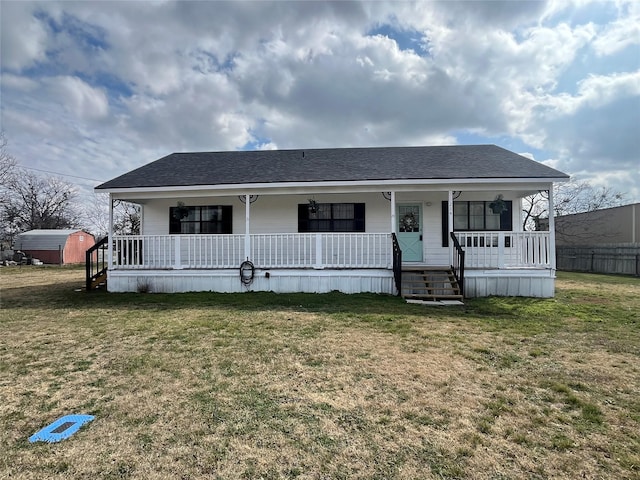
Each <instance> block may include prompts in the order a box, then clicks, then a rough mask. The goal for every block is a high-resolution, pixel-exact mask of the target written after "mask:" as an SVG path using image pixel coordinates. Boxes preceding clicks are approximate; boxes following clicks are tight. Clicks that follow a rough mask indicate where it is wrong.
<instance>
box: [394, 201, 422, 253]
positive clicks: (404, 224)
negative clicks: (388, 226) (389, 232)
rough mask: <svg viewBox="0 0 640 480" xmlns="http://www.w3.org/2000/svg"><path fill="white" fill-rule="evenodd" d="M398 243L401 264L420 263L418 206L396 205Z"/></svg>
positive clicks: (420, 216) (420, 244)
mask: <svg viewBox="0 0 640 480" xmlns="http://www.w3.org/2000/svg"><path fill="white" fill-rule="evenodd" d="M397 219H398V225H397V227H398V228H397V232H398V243H399V244H400V249H401V250H402V261H403V262H421V261H422V209H421V208H420V204H411V205H398V216H397Z"/></svg>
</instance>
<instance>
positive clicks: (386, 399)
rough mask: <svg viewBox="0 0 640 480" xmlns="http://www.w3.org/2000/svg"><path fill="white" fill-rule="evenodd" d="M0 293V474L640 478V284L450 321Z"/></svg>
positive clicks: (41, 278) (592, 288) (374, 312)
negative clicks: (46, 432)
mask: <svg viewBox="0 0 640 480" xmlns="http://www.w3.org/2000/svg"><path fill="white" fill-rule="evenodd" d="M0 281H1V290H0V301H1V309H0V339H1V340H0V429H1V431H2V432H3V434H2V435H1V436H0V478H6V477H9V478H105V479H111V478H113V479H122V478H149V479H154V478H185V479H186V478H194V479H195V478H233V479H236V478H240V479H242V478H246V479H257V478H263V479H281V478H282V479H284V478H287V479H288V478H301V479H302V478H304V479H320V478H330V479H340V478H367V479H370V478H374V479H375V478H379V479H383V478H384V479H392V478H406V479H418V478H439V479H440V478H512V479H517V478H537V479H544V478H620V479H632V478H639V477H640V453H639V452H640V400H639V398H640V395H639V394H640V358H639V357H640V315H639V313H638V312H640V280H638V279H637V278H630V277H611V276H600V275H585V274H566V273H560V274H559V278H558V282H557V294H556V297H555V298H554V299H526V298H486V299H474V300H468V301H467V302H466V305H465V306H464V307H447V308H425V307H423V306H420V305H408V304H405V303H403V302H402V301H401V300H400V299H397V298H394V297H388V296H380V295H351V296H349V295H341V294H337V293H332V294H326V295H304V294H292V295H284V294H282V295H275V294H269V293H248V294H239V295H233V294H227V295H223V294H211V293H197V294H196V293H189V294H174V295H165V294H107V293H104V292H96V293H91V294H87V293H84V292H82V291H79V289H80V288H81V287H82V284H83V270H82V269H78V268H53V267H52V268H49V267H47V268H39V267H22V268H10V267H8V268H1V269H0ZM69 413H88V414H92V415H95V416H96V419H95V420H94V421H93V422H92V423H90V424H88V425H87V426H85V427H83V428H82V429H81V430H80V431H79V432H78V433H76V434H75V435H73V436H72V437H71V438H70V439H68V440H65V441H63V442H61V443H57V444H51V445H49V444H41V443H36V444H30V443H29V442H28V438H29V436H30V435H32V434H33V433H35V432H36V431H37V430H39V429H40V428H42V427H44V426H46V425H48V424H49V423H51V422H52V421H54V420H55V419H57V418H59V417H60V416H62V415H65V414H69Z"/></svg>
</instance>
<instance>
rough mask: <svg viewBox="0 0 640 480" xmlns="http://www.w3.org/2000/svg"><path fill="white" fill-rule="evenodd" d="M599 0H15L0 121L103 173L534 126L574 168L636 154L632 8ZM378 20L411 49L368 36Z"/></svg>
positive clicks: (545, 149) (501, 133)
mask: <svg viewBox="0 0 640 480" xmlns="http://www.w3.org/2000/svg"><path fill="white" fill-rule="evenodd" d="M7 5H9V7H8V8H7ZM601 5H602V4H591V3H588V2H587V3H583V2H577V3H575V2H574V3H568V2H561V3H553V4H548V3H547V4H545V3H544V2H537V1H534V2H497V1H496V2H491V1H490V2H412V3H409V2H407V3H404V2H403V3H397V2H391V3H386V2H368V3H357V2H294V3H289V2H287V3H284V2H171V1H168V2H117V3H98V2H44V3H38V4H33V3H28V2H25V3H20V4H17V3H14V2H5V3H3V4H2V8H3V12H2V13H3V16H2V18H3V19H2V40H3V46H2V49H3V50H2V54H3V60H2V62H3V63H2V65H3V72H2V102H3V105H2V122H3V128H5V129H6V130H7V135H8V137H9V138H10V141H11V143H12V144H13V145H15V146H16V148H18V149H19V151H16V152H14V153H15V154H16V156H19V157H22V158H24V159H25V161H32V162H37V161H41V160H40V159H42V158H47V159H48V160H49V161H50V162H56V164H68V165H69V168H70V170H71V171H75V170H76V169H79V168H84V166H85V165H87V164H89V167H88V168H91V166H90V164H91V162H96V163H95V165H94V168H95V166H97V165H100V166H101V169H102V170H101V171H103V172H104V175H105V176H107V177H110V176H115V175H118V174H121V173H123V172H124V171H126V170H129V169H130V168H134V167H136V166H138V165H140V164H141V163H144V162H145V161H150V160H153V159H154V156H161V155H164V154H166V153H169V152H171V151H188V150H233V149H237V148H242V147H243V146H245V145H247V144H249V145H253V146H255V147H256V148H274V147H275V146H277V147H279V148H293V147H306V148H311V147H327V146H376V145H417V144H454V143H460V142H464V141H465V137H464V132H467V133H468V134H469V135H472V136H473V141H474V142H475V143H478V139H480V141H482V138H487V139H488V141H491V139H492V138H511V139H514V141H515V142H516V143H517V142H519V141H521V142H524V144H523V146H522V148H518V149H519V150H523V151H532V155H533V154H535V156H536V157H538V158H553V159H554V160H548V161H547V162H550V164H552V165H554V166H558V167H562V168H564V169H567V170H568V173H573V172H575V171H583V170H585V169H587V170H588V171H589V172H598V171H603V170H606V169H608V170H609V171H615V172H618V171H622V170H624V169H629V168H630V166H631V165H632V159H633V158H634V157H633V155H636V157H635V158H636V160H637V151H638V144H637V142H635V143H634V134H633V129H632V128H631V127H630V125H632V122H633V121H634V120H638V119H637V113H635V111H634V107H635V106H636V105H637V104H638V98H640V92H639V90H638V89H639V87H638V71H640V65H638V63H637V62H636V63H635V64H634V63H631V64H630V63H629V60H628V59H629V58H631V56H630V55H629V52H632V51H633V50H630V49H633V48H637V44H638V34H637V22H635V23H634V21H632V19H634V18H637V14H638V11H639V10H640V9H638V8H636V7H634V6H633V4H629V3H624V2H623V3H621V4H619V5H617V4H616V5H613V6H612V7H611V8H608V5H607V4H604V5H605V6H606V7H607V12H608V14H609V15H613V16H615V15H616V14H617V15H618V17H617V18H613V17H612V18H607V19H606V20H603V19H602V18H600V17H598V16H597V15H589V12H590V11H591V10H590V9H592V7H594V6H601ZM36 12H37V15H36ZM616 12H617V13H616ZM380 26H388V27H389V29H390V31H392V32H393V31H394V29H396V31H397V33H398V36H399V37H400V36H401V35H402V34H406V35H407V36H410V37H411V39H416V40H417V43H415V45H416V48H414V51H411V50H408V49H401V48H400V47H399V42H397V41H396V40H394V39H392V38H387V37H385V36H382V35H377V36H372V35H367V32H371V31H380V30H379V29H378V30H376V29H377V28H378V27H380ZM399 37H398V38H399ZM629 37H632V38H631V39H629ZM400 43H401V42H400ZM420 43H421V44H422V45H423V46H424V49H421V48H419V46H418V45H419V44H420ZM9 46H11V51H10V52H9ZM5 52H7V53H6V55H5ZM625 61H626V62H627V63H624V62H625ZM590 62H595V63H594V64H590ZM36 86H39V87H41V88H34V87H36ZM461 132H463V133H461ZM40 145H47V146H48V147H47V148H46V149H43V148H42V147H40ZM534 149H537V151H534ZM98 161H100V163H98ZM81 164H82V165H83V166H82V167H79V166H78V165H81ZM603 164H604V165H605V166H604V167H603V166H602V165H603ZM562 168H561V169H562ZM607 178H610V179H611V181H616V182H619V181H620V177H619V176H615V175H614V176H609V177H607Z"/></svg>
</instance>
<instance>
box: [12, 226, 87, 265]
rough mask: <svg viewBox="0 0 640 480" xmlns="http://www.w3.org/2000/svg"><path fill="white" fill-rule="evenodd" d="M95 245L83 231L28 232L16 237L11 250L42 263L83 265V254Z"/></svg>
mask: <svg viewBox="0 0 640 480" xmlns="http://www.w3.org/2000/svg"><path fill="white" fill-rule="evenodd" d="M95 243H96V241H95V238H94V237H93V235H91V234H90V233H87V232H85V231H83V230H73V229H68V230H30V231H28V232H24V233H21V234H19V235H17V236H16V240H15V242H14V245H13V248H14V250H20V251H22V252H24V253H26V254H27V255H29V256H30V257H32V258H37V259H39V260H41V261H42V262H43V263H53V264H60V265H68V264H71V263H84V261H85V252H86V251H87V249H89V248H90V247H92V246H93V245H94V244H95Z"/></svg>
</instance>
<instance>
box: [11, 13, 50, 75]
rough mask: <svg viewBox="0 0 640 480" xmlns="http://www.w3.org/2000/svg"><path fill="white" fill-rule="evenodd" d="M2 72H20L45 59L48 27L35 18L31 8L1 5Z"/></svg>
mask: <svg viewBox="0 0 640 480" xmlns="http://www.w3.org/2000/svg"><path fill="white" fill-rule="evenodd" d="M0 9H1V15H0V27H1V32H0V48H1V53H2V54H1V55H0V56H1V57H2V68H3V69H5V68H8V69H11V70H16V71H19V70H21V69H23V68H27V67H30V66H32V65H33V64H34V63H36V62H38V61H42V60H44V59H45V56H46V49H47V39H48V35H47V27H46V25H44V24H43V23H42V22H40V21H38V19H36V18H35V16H34V11H33V8H32V6H31V5H29V4H26V3H22V2H2V4H1V5H0Z"/></svg>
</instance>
